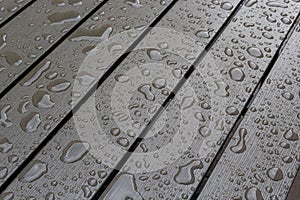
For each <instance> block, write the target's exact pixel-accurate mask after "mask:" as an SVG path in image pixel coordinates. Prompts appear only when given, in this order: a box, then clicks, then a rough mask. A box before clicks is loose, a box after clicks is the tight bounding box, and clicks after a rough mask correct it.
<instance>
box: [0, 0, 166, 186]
mask: <svg viewBox="0 0 300 200" xmlns="http://www.w3.org/2000/svg"><path fill="white" fill-rule="evenodd" d="M170 2H171V1H163V2H162V1H153V2H148V3H145V4H144V6H143V7H139V8H136V7H133V6H132V5H130V4H128V3H125V2H123V1H120V2H119V1H114V2H113V3H107V4H105V5H104V6H103V7H102V8H101V9H100V10H99V11H98V12H97V13H96V14H95V15H93V16H92V17H91V18H90V19H89V20H88V21H87V22H86V23H84V24H83V25H82V27H80V28H79V29H78V30H77V31H76V32H75V33H74V34H72V35H71V36H70V37H69V38H68V39H67V40H65V41H64V42H63V43H62V44H61V45H60V46H59V47H58V48H56V49H55V50H54V51H53V52H52V53H51V54H50V55H49V56H48V57H47V58H46V59H45V60H43V61H42V62H41V63H40V65H39V66H38V67H37V68H35V69H34V70H33V71H31V73H29V74H28V75H27V76H26V77H25V78H24V79H22V80H21V82H20V84H18V85H17V86H16V87H14V88H13V89H12V90H11V91H10V92H9V93H7V94H6V95H5V96H4V97H3V98H2V99H1V110H2V112H3V113H5V114H4V115H2V120H1V127H0V129H1V130H0V131H1V133H3V134H1V138H5V139H2V140H1V141H3V143H4V144H12V145H9V146H10V148H9V151H8V150H7V151H8V152H7V153H5V152H4V153H2V154H1V155H0V160H1V161H0V163H1V167H5V168H6V169H7V170H8V172H7V173H6V176H5V177H3V178H2V179H0V182H1V183H2V184H3V182H4V181H5V180H6V179H7V178H8V177H9V176H10V175H11V174H12V173H13V172H14V171H15V170H16V169H17V167H19V166H20V164H22V162H23V161H24V160H25V159H26V158H27V157H28V156H29V155H30V153H31V152H32V151H33V150H34V149H35V148H36V147H38V146H39V144H40V143H41V142H42V141H43V140H44V139H45V138H46V137H47V136H48V135H49V134H50V132H51V131H52V130H53V129H54V128H55V127H56V126H57V125H58V124H59V122H60V121H61V120H62V119H63V118H64V116H65V115H66V114H67V113H68V112H70V111H71V108H72V106H71V101H72V85H73V80H74V76H76V74H77V71H78V69H79V68H80V67H81V63H82V62H83V61H84V59H85V58H86V56H87V55H86V54H87V52H89V50H91V49H92V48H94V47H95V46H96V45H97V44H99V42H101V41H103V40H105V39H107V37H108V36H111V37H113V36H114V35H116V34H119V33H120V32H123V31H124V30H126V29H128V27H129V32H130V30H131V31H134V30H137V31H135V32H134V33H135V34H136V35H140V34H141V32H143V30H144V29H145V28H146V27H148V26H149V25H150V24H151V22H152V21H153V20H154V19H155V18H156V17H157V15H158V14H159V13H161V12H163V10H164V9H166V8H167V6H168V5H169V4H170ZM150 14H151V15H150ZM112 16H114V17H112ZM131 16H136V17H134V18H132V17H131ZM90 28H92V30H89V29H90ZM141 28H142V29H141ZM136 35H135V36H134V37H132V39H131V40H128V44H125V45H124V46H122V52H124V51H125V50H126V48H128V46H129V45H130V44H131V43H132V42H133V41H134V40H135V39H136V37H137V36H136ZM114 61H115V60H110V62H111V63H113V62H114ZM105 67H107V68H109V66H105ZM95 78H98V77H95ZM55 86H58V87H55ZM37 88H38V90H37ZM55 88H56V89H55ZM16 94H17V96H16ZM19 94H22V95H19ZM43 98H44V100H45V101H43V102H44V103H39V102H41V100H42V99H43ZM45 98H46V99H45ZM6 114H7V115H6ZM24 122H25V125H24ZM26 123H27V124H28V123H31V125H29V126H27V125H26ZM25 136H26V137H25ZM1 144H2V143H1ZM9 155H12V156H9ZM11 158H16V159H13V160H12V159H11Z"/></svg>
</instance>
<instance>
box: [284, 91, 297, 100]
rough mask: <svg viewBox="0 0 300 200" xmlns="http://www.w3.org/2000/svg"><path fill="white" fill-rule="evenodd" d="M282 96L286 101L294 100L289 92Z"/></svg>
mask: <svg viewBox="0 0 300 200" xmlns="http://www.w3.org/2000/svg"><path fill="white" fill-rule="evenodd" d="M282 96H283V97H284V98H285V99H286V100H290V101H291V100H293V99H294V95H293V94H292V93H290V92H284V93H282Z"/></svg>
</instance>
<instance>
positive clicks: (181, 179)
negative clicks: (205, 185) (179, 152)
mask: <svg viewBox="0 0 300 200" xmlns="http://www.w3.org/2000/svg"><path fill="white" fill-rule="evenodd" d="M202 168H203V163H202V162H201V161H200V160H192V161H191V162H189V163H188V164H186V165H184V166H180V167H179V170H178V172H177V174H176V175H175V177H174V180H175V181H176V183H178V184H183V185H189V184H193V183H194V182H195V174H194V172H195V170H196V169H202Z"/></svg>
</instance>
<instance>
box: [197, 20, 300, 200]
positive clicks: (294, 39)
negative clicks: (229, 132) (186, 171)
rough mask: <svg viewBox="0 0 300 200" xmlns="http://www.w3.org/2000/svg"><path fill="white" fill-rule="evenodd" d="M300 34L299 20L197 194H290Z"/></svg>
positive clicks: (295, 162)
mask: <svg viewBox="0 0 300 200" xmlns="http://www.w3.org/2000/svg"><path fill="white" fill-rule="evenodd" d="M299 38H300V26H299V25H298V27H297V28H296V31H294V33H293V35H292V36H291V38H290V39H289V41H288V43H287V45H286V47H285V49H284V50H283V52H282V53H281V55H280V57H279V58H278V60H277V62H276V64H275V65H274V66H273V68H272V71H271V72H270V74H269V76H268V77H267V79H266V82H265V84H264V85H263V86H262V88H261V90H260V91H259V93H258V95H257V97H256V98H255V100H254V102H253V104H252V105H251V107H250V109H249V110H248V112H247V114H246V115H245V117H244V119H243V120H242V122H241V124H240V125H239V127H238V129H237V131H236V132H235V133H234V136H233V140H231V141H230V143H229V145H228V147H227V149H226V150H225V152H224V154H223V156H222V157H221V159H220V160H219V162H218V164H217V165H216V167H215V170H214V171H213V172H212V174H211V176H210V177H209V179H208V182H207V183H206V185H205V187H204V189H203V192H202V193H201V194H200V196H199V199H247V200H248V199H285V198H286V197H287V194H288V192H289V189H290V187H291V184H292V181H293V179H294V178H295V176H296V173H297V169H298V167H299V161H300V154H299V149H300V148H299V139H298V138H299V132H300V107H299V101H300V93H299V91H300V80H299V73H300V68H299V64H300V49H299V45H300V40H299ZM237 149H239V150H240V151H238V152H237V151H236V150H237ZM291 196H292V195H291ZM297 199H299V196H298V198H297Z"/></svg>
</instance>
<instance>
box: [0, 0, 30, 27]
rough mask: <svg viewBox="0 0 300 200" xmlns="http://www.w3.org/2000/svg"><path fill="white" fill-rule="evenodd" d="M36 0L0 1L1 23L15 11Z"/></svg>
mask: <svg viewBox="0 0 300 200" xmlns="http://www.w3.org/2000/svg"><path fill="white" fill-rule="evenodd" d="M32 1H34V0H1V1H0V25H1V23H2V22H4V21H5V20H7V19H8V18H9V17H11V16H12V15H13V14H14V13H16V12H17V11H18V10H20V9H21V8H22V7H24V6H26V5H27V4H28V3H30V2H32Z"/></svg>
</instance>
